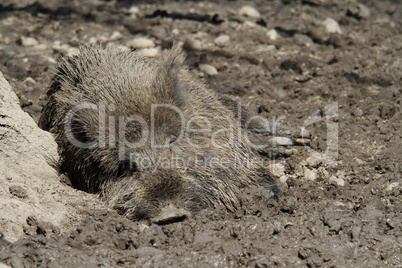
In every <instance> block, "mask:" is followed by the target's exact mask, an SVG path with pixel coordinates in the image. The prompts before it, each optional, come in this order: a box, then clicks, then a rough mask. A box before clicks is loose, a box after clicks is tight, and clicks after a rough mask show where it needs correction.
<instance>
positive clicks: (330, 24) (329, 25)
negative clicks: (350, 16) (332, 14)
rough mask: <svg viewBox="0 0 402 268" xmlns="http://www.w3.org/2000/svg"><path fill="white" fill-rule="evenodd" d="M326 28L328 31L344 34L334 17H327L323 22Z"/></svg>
mask: <svg viewBox="0 0 402 268" xmlns="http://www.w3.org/2000/svg"><path fill="white" fill-rule="evenodd" d="M323 24H324V26H325V29H326V30H327V32H328V33H338V34H342V30H341V27H340V26H339V24H338V22H337V21H336V20H334V19H332V18H326V19H325V20H324V22H323Z"/></svg>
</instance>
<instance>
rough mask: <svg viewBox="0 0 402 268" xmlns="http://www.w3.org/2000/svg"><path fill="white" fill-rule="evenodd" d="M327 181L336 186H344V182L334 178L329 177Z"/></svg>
mask: <svg viewBox="0 0 402 268" xmlns="http://www.w3.org/2000/svg"><path fill="white" fill-rule="evenodd" d="M329 181H330V182H334V183H336V184H337V185H338V186H345V180H344V179H342V178H338V177H336V176H331V177H330V178H329Z"/></svg>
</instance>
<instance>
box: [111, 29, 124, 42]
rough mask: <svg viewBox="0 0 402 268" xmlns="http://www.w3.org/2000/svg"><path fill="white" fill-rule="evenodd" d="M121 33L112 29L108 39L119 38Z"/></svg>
mask: <svg viewBox="0 0 402 268" xmlns="http://www.w3.org/2000/svg"><path fill="white" fill-rule="evenodd" d="M122 38H123V35H122V34H121V32H119V31H114V32H113V33H112V34H111V35H110V40H119V39H122Z"/></svg>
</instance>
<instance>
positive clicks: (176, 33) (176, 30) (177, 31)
mask: <svg viewBox="0 0 402 268" xmlns="http://www.w3.org/2000/svg"><path fill="white" fill-rule="evenodd" d="M179 33H180V32H179V29H177V28H174V29H173V30H172V34H173V35H178V34H179Z"/></svg>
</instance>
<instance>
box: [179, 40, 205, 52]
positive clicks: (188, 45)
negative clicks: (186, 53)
mask: <svg viewBox="0 0 402 268" xmlns="http://www.w3.org/2000/svg"><path fill="white" fill-rule="evenodd" d="M183 48H185V49H190V50H201V49H202V48H203V47H202V43H201V41H200V40H197V39H194V38H191V37H189V38H187V39H186V41H184V44H183Z"/></svg>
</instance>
